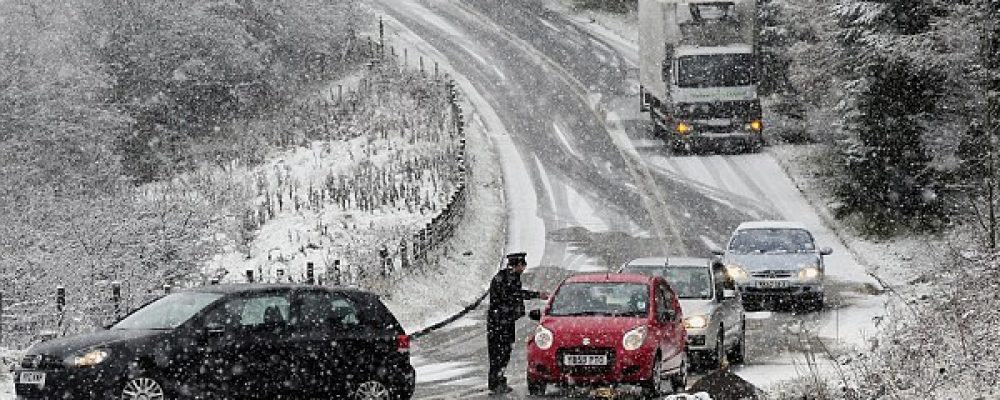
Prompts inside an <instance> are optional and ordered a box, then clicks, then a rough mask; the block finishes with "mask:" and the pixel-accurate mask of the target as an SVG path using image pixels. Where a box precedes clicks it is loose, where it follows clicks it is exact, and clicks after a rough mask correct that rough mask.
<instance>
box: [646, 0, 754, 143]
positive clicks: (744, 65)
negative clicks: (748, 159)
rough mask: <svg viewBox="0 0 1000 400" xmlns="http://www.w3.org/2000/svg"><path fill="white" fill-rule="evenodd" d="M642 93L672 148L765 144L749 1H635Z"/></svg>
mask: <svg viewBox="0 0 1000 400" xmlns="http://www.w3.org/2000/svg"><path fill="white" fill-rule="evenodd" d="M639 16H640V20H639V25H640V35H639V37H640V41H639V48H640V84H641V87H640V93H641V100H642V109H643V111H650V116H651V119H652V122H653V126H654V134H655V135H656V136H660V137H662V138H664V139H666V141H667V142H668V144H669V145H671V147H673V148H674V149H675V150H681V149H684V150H689V149H691V148H692V147H694V146H695V145H698V144H703V143H705V142H722V143H725V144H728V143H730V142H734V141H735V142H739V143H740V144H744V145H746V146H748V147H749V148H751V149H753V150H757V149H759V148H760V147H761V146H762V145H763V138H762V136H761V133H762V131H763V122H762V113H761V107H760V99H759V97H758V94H757V82H758V77H757V68H756V65H757V56H756V48H755V41H756V32H755V28H754V27H755V25H756V23H755V20H756V3H755V1H754V0H700V1H697V2H688V1H678V0H640V2H639Z"/></svg>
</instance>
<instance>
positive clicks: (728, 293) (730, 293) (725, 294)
mask: <svg viewBox="0 0 1000 400" xmlns="http://www.w3.org/2000/svg"><path fill="white" fill-rule="evenodd" d="M735 298H736V291H735V290H732V289H724V290H723V291H722V299H723V300H732V299H735Z"/></svg>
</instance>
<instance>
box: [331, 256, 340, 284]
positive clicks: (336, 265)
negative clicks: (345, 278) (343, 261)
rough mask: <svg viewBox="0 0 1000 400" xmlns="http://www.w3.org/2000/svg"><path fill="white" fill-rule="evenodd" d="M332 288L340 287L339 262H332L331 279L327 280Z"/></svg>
mask: <svg viewBox="0 0 1000 400" xmlns="http://www.w3.org/2000/svg"><path fill="white" fill-rule="evenodd" d="M329 281H330V282H332V283H333V285H334V286H340V284H341V281H340V260H333V279H329Z"/></svg>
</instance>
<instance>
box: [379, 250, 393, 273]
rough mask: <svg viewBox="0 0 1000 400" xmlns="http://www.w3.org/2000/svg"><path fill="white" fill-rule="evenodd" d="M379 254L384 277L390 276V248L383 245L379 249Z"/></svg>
mask: <svg viewBox="0 0 1000 400" xmlns="http://www.w3.org/2000/svg"><path fill="white" fill-rule="evenodd" d="M378 256H379V258H380V259H381V260H382V277H383V278H385V277H388V276H389V272H390V271H389V263H388V262H387V260H388V259H389V249H388V248H386V247H385V245H382V247H381V248H379V249H378Z"/></svg>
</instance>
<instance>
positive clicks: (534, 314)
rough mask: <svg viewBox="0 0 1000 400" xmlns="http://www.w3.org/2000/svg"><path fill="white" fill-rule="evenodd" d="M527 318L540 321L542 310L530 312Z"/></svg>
mask: <svg viewBox="0 0 1000 400" xmlns="http://www.w3.org/2000/svg"><path fill="white" fill-rule="evenodd" d="M528 318H529V319H531V320H532V321H541V320H542V310H531V311H529V312H528Z"/></svg>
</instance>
